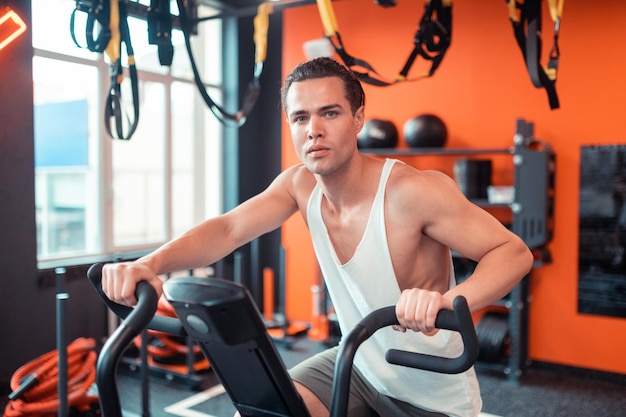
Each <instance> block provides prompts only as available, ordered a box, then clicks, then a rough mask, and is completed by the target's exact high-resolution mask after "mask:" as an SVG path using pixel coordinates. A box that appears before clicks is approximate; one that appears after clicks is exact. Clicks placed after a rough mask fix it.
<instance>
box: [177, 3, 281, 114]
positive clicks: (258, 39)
mask: <svg viewBox="0 0 626 417" xmlns="http://www.w3.org/2000/svg"><path fill="white" fill-rule="evenodd" d="M176 2H177V4H178V11H179V18H180V26H181V29H182V31H183V35H184V38H185V47H186V49H187V54H188V55H189V61H190V63H191V68H192V70H193V75H194V80H195V83H196V86H197V87H198V90H199V92H200V95H201V96H202V98H203V100H204V102H205V103H206V104H207V106H208V107H209V109H210V110H211V112H212V113H213V115H215V117H216V118H217V119H218V120H219V121H220V122H222V123H226V122H227V121H228V122H235V123H236V124H237V126H242V125H243V124H244V123H245V122H246V118H247V117H248V114H250V111H252V108H253V107H254V105H255V104H256V101H257V99H258V97H259V93H260V90H261V83H260V77H261V74H262V72H263V64H264V62H265V56H266V51H267V31H268V27H269V14H270V13H271V12H272V8H273V7H272V4H271V3H270V2H264V3H261V4H260V5H259V7H258V9H257V15H256V16H255V18H254V42H255V63H254V75H253V79H252V81H250V83H249V84H248V88H247V90H246V93H245V95H244V99H243V105H242V106H241V109H240V110H239V111H237V112H236V113H229V112H227V111H226V110H225V109H224V108H223V107H222V106H220V105H218V104H217V103H216V102H215V101H214V100H213V99H212V98H211V96H210V95H209V94H208V93H207V91H206V88H205V85H204V82H203V81H202V78H201V76H200V73H199V71H198V68H197V65H196V62H195V58H194V55H193V51H192V49H191V42H190V37H191V32H192V22H191V21H190V18H189V16H188V15H187V8H186V6H185V0H176Z"/></svg>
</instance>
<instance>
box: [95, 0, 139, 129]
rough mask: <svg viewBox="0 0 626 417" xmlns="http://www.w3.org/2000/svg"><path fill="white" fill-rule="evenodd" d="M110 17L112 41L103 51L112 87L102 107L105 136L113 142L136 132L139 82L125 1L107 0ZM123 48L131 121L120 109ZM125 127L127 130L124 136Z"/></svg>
mask: <svg viewBox="0 0 626 417" xmlns="http://www.w3.org/2000/svg"><path fill="white" fill-rule="evenodd" d="M110 1H111V2H110V6H111V9H110V10H111V14H110V22H109V27H110V30H111V40H110V41H109V44H108V46H107V47H106V49H105V52H106V54H107V56H108V57H109V60H110V61H111V64H110V76H111V86H110V88H109V94H108V96H107V99H106V103H105V105H104V126H105V128H106V130H107V133H108V134H109V135H110V136H111V137H113V138H116V139H125V140H128V139H130V138H131V136H132V135H133V134H134V133H135V130H136V129H137V124H138V123H139V80H138V77H137V67H136V65H135V53H134V51H133V46H132V43H131V41H130V29H129V27H128V13H127V11H126V3H125V1H124V0H121V1H118V0H110ZM122 43H124V44H125V45H126V55H127V57H128V72H129V74H130V84H131V89H132V96H133V119H132V120H131V119H130V117H129V116H128V115H127V114H126V113H125V111H124V109H123V108H122V107H123V106H122V81H123V80H124V68H123V66H122V57H121V55H122V54H121V47H122ZM125 126H128V131H127V132H126V133H124V128H125Z"/></svg>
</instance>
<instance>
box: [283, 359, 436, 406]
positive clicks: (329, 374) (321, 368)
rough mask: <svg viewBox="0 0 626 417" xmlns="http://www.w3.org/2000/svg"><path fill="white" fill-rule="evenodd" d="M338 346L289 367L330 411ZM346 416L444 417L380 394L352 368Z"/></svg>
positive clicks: (292, 373)
mask: <svg viewBox="0 0 626 417" xmlns="http://www.w3.org/2000/svg"><path fill="white" fill-rule="evenodd" d="M337 350H338V348H337V347H333V348H330V349H328V350H326V351H324V352H321V353H318V354H317V355H314V356H312V357H311V358H309V359H306V360H304V361H303V362H301V363H300V364H298V365H296V366H294V367H293V368H291V369H290V370H289V373H290V375H291V378H292V379H293V380H294V381H297V382H299V383H300V384H302V385H304V386H305V387H307V388H308V389H309V390H311V392H313V393H314V394H315V395H316V396H317V397H318V398H319V399H320V401H322V403H324V405H325V406H326V408H327V409H329V410H330V400H331V396H332V388H333V375H334V371H335V358H336V357H337ZM350 382H351V384H350V399H349V400H348V416H347V417H405V416H406V417H445V414H440V413H432V412H429V411H425V410H422V409H419V408H417V407H415V406H413V405H411V404H409V403H406V402H404V401H400V400H396V399H393V398H391V397H388V396H386V395H382V394H380V393H378V391H376V390H375V389H374V387H373V386H372V385H370V384H369V383H368V382H367V381H366V380H365V378H363V376H362V375H361V374H360V372H358V371H357V370H356V369H354V368H353V370H352V377H351V378H350Z"/></svg>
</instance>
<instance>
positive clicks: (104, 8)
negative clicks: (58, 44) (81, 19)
mask: <svg viewBox="0 0 626 417" xmlns="http://www.w3.org/2000/svg"><path fill="white" fill-rule="evenodd" d="M78 12H81V13H85V14H86V15H87V16H86V19H87V20H86V24H85V42H86V44H85V45H81V44H80V43H79V42H78V39H77V38H76V33H75V25H76V13H78ZM109 19H110V10H109V0H76V6H75V7H74V10H73V11H72V15H71V16H70V34H71V36H72V40H73V41H74V43H75V44H76V46H78V47H79V48H87V49H89V50H90V51H92V52H99V53H100V52H104V49H105V48H106V47H107V45H108V44H109V41H110V40H111V29H110V28H109ZM96 23H97V24H98V26H99V27H100V31H99V32H98V34H97V35H96V36H94V30H95V29H96Z"/></svg>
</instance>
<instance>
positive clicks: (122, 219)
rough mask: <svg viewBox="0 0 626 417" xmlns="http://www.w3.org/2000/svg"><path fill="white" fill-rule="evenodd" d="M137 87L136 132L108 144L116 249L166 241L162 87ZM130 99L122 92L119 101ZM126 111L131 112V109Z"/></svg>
mask: <svg viewBox="0 0 626 417" xmlns="http://www.w3.org/2000/svg"><path fill="white" fill-rule="evenodd" d="M126 87H128V86H126ZM139 88H140V91H141V98H140V101H141V102H140V119H139V125H138V127H137V130H136V131H135V134H134V135H133V136H132V137H131V139H130V140H113V143H112V146H113V148H112V152H113V164H112V167H113V244H114V246H116V247H118V246H134V245H142V244H143V245H145V244H149V243H153V244H154V243H157V242H162V241H164V240H165V239H166V228H165V221H166V219H165V204H166V201H165V184H166V183H165V153H164V152H165V134H166V132H165V126H166V119H165V108H164V103H165V89H164V86H163V84H161V83H155V82H141V83H140V85H139ZM129 96H130V91H128V92H126V93H124V91H122V97H129ZM127 104H128V105H130V103H127ZM127 111H128V112H131V108H128V109H127Z"/></svg>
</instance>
